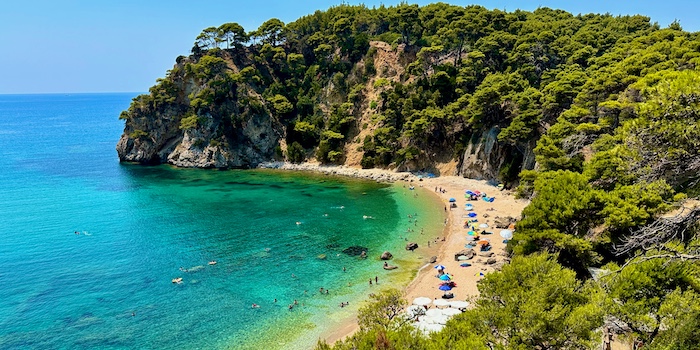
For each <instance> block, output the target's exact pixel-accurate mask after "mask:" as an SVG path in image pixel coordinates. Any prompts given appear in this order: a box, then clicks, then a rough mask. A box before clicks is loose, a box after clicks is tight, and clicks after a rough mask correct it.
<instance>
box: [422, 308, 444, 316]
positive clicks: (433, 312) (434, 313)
mask: <svg viewBox="0 0 700 350" xmlns="http://www.w3.org/2000/svg"><path fill="white" fill-rule="evenodd" d="M425 316H427V317H433V316H442V310H440V309H428V310H427V311H425Z"/></svg>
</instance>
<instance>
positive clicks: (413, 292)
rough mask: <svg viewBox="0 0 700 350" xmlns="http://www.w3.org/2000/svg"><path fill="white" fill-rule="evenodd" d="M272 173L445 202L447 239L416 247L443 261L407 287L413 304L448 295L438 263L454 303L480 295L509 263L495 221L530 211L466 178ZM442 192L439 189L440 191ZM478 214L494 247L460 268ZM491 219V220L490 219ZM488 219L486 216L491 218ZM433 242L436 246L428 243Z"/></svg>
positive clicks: (345, 332) (337, 333)
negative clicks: (470, 194)
mask: <svg viewBox="0 0 700 350" xmlns="http://www.w3.org/2000/svg"><path fill="white" fill-rule="evenodd" d="M263 167H267V168H276V169H285V170H301V171H315V172H322V173H326V174H332V175H341V176H351V177H358V178H366V179H371V180H375V181H382V182H396V181H401V182H404V181H405V182H406V183H407V184H410V185H412V186H415V187H422V188H423V189H424V192H425V193H432V194H433V195H435V196H437V197H438V198H440V201H441V202H442V205H443V206H444V207H445V208H447V210H446V212H447V222H446V224H445V229H444V230H443V234H442V236H441V237H425V241H423V242H421V241H419V242H416V243H418V246H419V248H418V249H416V253H418V254H420V255H421V256H424V257H431V256H437V261H436V262H435V263H430V264H429V263H428V262H427V261H426V265H425V266H423V267H422V268H421V269H420V270H419V271H418V274H417V276H416V277H415V278H414V279H413V281H412V282H411V283H410V284H409V285H408V286H407V287H406V288H405V290H404V296H405V298H406V300H407V301H408V302H409V303H410V302H411V301H412V300H413V299H414V298H416V297H421V296H422V297H429V298H431V299H436V298H441V297H442V295H443V293H444V292H443V291H441V290H439V289H438V286H439V285H440V282H441V281H440V280H439V279H438V278H437V277H436V275H437V271H436V269H434V268H433V266H434V265H436V264H441V265H444V266H445V267H446V269H445V272H447V273H449V274H451V275H452V277H453V281H454V282H455V283H456V285H457V286H456V287H455V288H453V289H452V290H451V291H450V292H451V293H453V294H454V299H451V300H467V301H469V300H470V299H472V298H473V297H475V296H477V295H478V293H479V291H478V289H477V282H478V281H479V280H480V279H482V278H483V275H485V274H488V273H489V272H492V271H494V270H495V269H497V268H498V267H499V266H502V264H504V263H507V261H508V260H507V256H506V253H505V246H506V244H505V243H503V238H501V236H500V235H499V232H500V231H501V229H497V228H495V226H494V220H495V219H496V218H497V217H508V216H510V217H513V218H519V217H520V215H521V213H522V210H523V208H525V206H527V204H528V202H527V201H526V200H518V199H515V196H514V195H513V193H511V192H510V191H507V190H505V191H501V190H499V189H498V188H497V187H495V186H493V185H490V184H489V183H488V182H486V181H480V180H473V179H466V178H463V177H460V176H440V177H436V178H422V179H420V178H418V177H417V176H415V175H412V174H410V173H396V172H392V171H387V170H380V169H357V168H352V167H346V166H321V165H318V164H312V163H305V164H289V163H274V164H268V166H263ZM436 189H437V190H436ZM465 190H472V191H480V192H482V193H486V194H487V195H488V196H489V197H494V198H495V200H494V201H493V202H486V201H484V200H481V199H479V200H473V201H468V200H467V198H465ZM450 198H454V199H455V200H456V202H455V205H456V207H455V208H450V203H449V199H450ZM467 203H470V204H472V206H473V211H466V210H465V204H467ZM470 212H474V213H477V217H476V218H475V219H477V220H478V222H476V223H474V224H475V225H476V226H478V225H479V224H483V223H485V224H488V225H489V228H487V229H485V231H487V232H492V234H490V235H483V234H482V235H481V236H480V239H486V240H489V242H490V244H491V246H492V248H491V250H490V251H488V252H480V251H479V249H478V247H477V248H475V249H474V251H475V252H476V253H477V256H476V257H474V258H473V259H471V260H468V261H466V262H468V263H470V264H471V265H472V266H469V267H461V266H460V264H461V263H463V262H464V261H456V260H455V257H454V255H455V253H457V252H459V251H461V250H464V249H466V248H465V245H466V244H467V239H466V236H467V232H468V231H469V229H467V228H465V227H464V224H465V221H467V220H469V218H467V217H465V216H466V215H467V214H468V213H470ZM485 214H486V215H485ZM485 216H486V217H485ZM429 241H430V247H428V242H429ZM489 258H493V259H495V263H494V261H493V260H491V262H492V263H491V264H487V260H488V259H489ZM357 329H358V326H357V323H356V321H355V320H349V321H348V323H346V324H344V325H343V326H342V327H340V328H337V329H335V330H334V331H333V332H332V333H330V334H327V335H326V336H325V337H324V339H325V340H326V341H327V342H328V343H330V344H332V343H334V342H335V341H337V340H340V339H344V338H345V337H347V336H350V335H352V334H353V333H354V332H355V331H356V330H357Z"/></svg>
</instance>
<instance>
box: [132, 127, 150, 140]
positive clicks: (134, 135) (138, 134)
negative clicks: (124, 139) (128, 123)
mask: <svg viewBox="0 0 700 350" xmlns="http://www.w3.org/2000/svg"><path fill="white" fill-rule="evenodd" d="M146 136H148V133H147V132H145V131H143V130H140V129H136V130H134V131H133V132H131V133H130V134H129V137H130V138H132V139H139V138H142V137H146Z"/></svg>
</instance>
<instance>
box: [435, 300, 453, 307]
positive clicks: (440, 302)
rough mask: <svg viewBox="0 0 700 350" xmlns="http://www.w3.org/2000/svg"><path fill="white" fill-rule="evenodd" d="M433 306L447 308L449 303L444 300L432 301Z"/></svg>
mask: <svg viewBox="0 0 700 350" xmlns="http://www.w3.org/2000/svg"><path fill="white" fill-rule="evenodd" d="M433 305H435V306H449V305H450V302H449V301H447V300H445V299H435V300H433Z"/></svg>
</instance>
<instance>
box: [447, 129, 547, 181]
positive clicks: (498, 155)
mask: <svg viewBox="0 0 700 350" xmlns="http://www.w3.org/2000/svg"><path fill="white" fill-rule="evenodd" d="M499 132H500V128H499V127H498V126H494V127H491V128H490V129H487V130H485V131H483V132H482V133H481V134H479V133H474V134H473V136H472V139H471V141H470V142H469V144H468V145H467V147H466V149H465V151H464V156H463V159H462V165H461V167H460V168H459V175H461V176H463V177H467V178H470V179H476V180H496V179H499V178H501V177H502V176H501V174H500V170H501V169H502V168H503V167H505V166H508V169H510V172H513V173H514V174H517V173H519V172H520V171H521V170H525V169H532V168H534V166H535V154H534V152H533V149H534V148H535V144H534V142H530V143H527V144H518V145H516V146H512V145H508V144H504V143H503V142H499V141H498V133H499Z"/></svg>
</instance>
